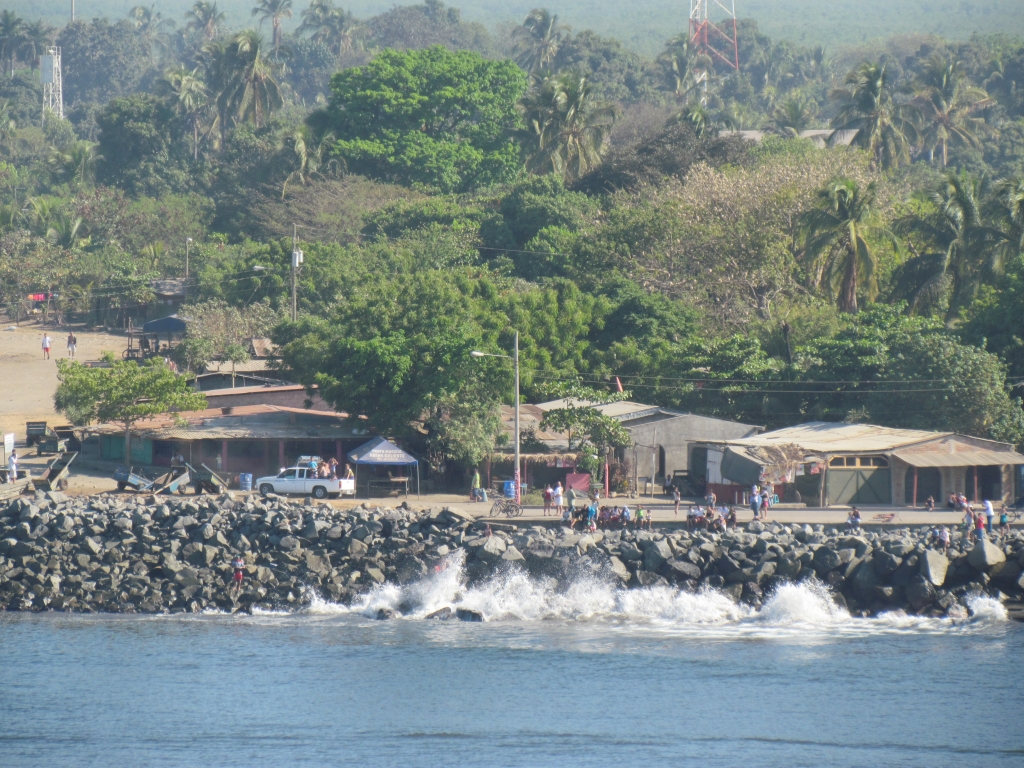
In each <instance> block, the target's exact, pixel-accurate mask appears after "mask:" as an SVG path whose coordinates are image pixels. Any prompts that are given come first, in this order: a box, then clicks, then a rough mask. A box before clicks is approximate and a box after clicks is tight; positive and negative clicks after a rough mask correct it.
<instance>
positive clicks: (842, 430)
mask: <svg viewBox="0 0 1024 768" xmlns="http://www.w3.org/2000/svg"><path fill="white" fill-rule="evenodd" d="M953 434H954V433H953V432H928V431H926V430H921V429H895V428H893V427H880V426H876V425H874V424H841V423H837V422H831V421H812V422H809V423H807V424H801V425H799V426H796V427H786V428H784V429H776V430H774V431H772V432H765V433H764V434H762V435H755V436H753V437H744V438H741V439H739V440H729V441H728V443H729V444H730V445H751V446H758V445H788V444H794V445H799V446H800V447H801V448H803V449H804V450H806V451H808V452H813V453H821V454H826V453H873V452H877V453H881V452H884V451H892V450H895V449H897V448H902V447H904V446H908V445H914V444H915V443H923V442H927V441H929V440H937V439H939V438H943V437H951V436H952V435H953Z"/></svg>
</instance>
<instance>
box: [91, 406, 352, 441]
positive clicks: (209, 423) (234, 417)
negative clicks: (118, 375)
mask: <svg viewBox="0 0 1024 768" xmlns="http://www.w3.org/2000/svg"><path fill="white" fill-rule="evenodd" d="M182 422H184V423H182ZM356 424H357V423H355V422H353V421H350V420H349V417H348V414H345V413H330V412H325V411H313V410H306V409H305V408H289V407H286V406H283V405H236V406H233V407H231V408H230V413H224V412H223V411H222V410H221V409H220V408H208V409H206V410H203V411H188V412H184V413H165V414H161V415H159V416H154V417H153V418H151V419H143V420H141V421H138V422H136V423H135V425H134V426H133V427H132V434H134V435H138V436H140V437H144V438H148V439H150V440H244V439H259V440H302V439H306V438H310V437H316V438H322V439H325V440H336V439H342V438H351V437H353V436H354V435H355V436H358V435H359V434H364V435H365V434H367V433H366V431H365V427H363V426H362V425H358V426H357V425H356ZM353 430H358V432H354V431H353ZM89 431H90V432H92V433H94V434H122V433H123V432H124V425H122V424H113V423H112V424H100V425H98V426H96V427H93V428H91V429H90V430H89Z"/></svg>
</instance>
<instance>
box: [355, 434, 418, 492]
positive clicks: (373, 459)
mask: <svg viewBox="0 0 1024 768" xmlns="http://www.w3.org/2000/svg"><path fill="white" fill-rule="evenodd" d="M348 460H349V461H350V462H351V463H353V464H355V465H356V488H358V487H359V465H360V464H368V465H371V466H378V467H409V466H412V465H413V464H415V465H416V498H419V496H420V463H419V461H418V460H417V459H415V458H413V457H412V456H410V455H409V454H408V453H406V452H405V451H403V450H402V449H401V448H399V447H398V446H397V445H395V444H394V443H392V442H391V441H390V440H386V439H385V438H383V437H375V438H373V440H371V441H370V442H368V443H364V444H363V445H361V446H359V447H358V448H356V449H355V450H352V451H349V452H348ZM405 493H406V495H408V494H409V486H408V484H406V486H405ZM366 495H367V497H369V495H370V484H369V481H367V484H366Z"/></svg>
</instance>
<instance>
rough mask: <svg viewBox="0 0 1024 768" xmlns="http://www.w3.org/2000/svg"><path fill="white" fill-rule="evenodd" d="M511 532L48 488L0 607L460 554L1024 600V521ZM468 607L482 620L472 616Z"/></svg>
mask: <svg viewBox="0 0 1024 768" xmlns="http://www.w3.org/2000/svg"><path fill="white" fill-rule="evenodd" d="M506 528H507V530H505V529H501V530H493V531H489V530H488V529H487V528H486V526H485V525H483V524H480V523H475V522H473V521H472V520H469V519H467V518H465V517H463V516H462V515H460V514H458V513H456V512H453V511H450V510H447V509H444V510H423V511H413V510H410V509H407V508H404V506H403V507H402V508H398V509H391V508H383V507H367V506H361V507H356V508H355V509H352V510H345V511H342V510H339V509H336V508H333V507H331V506H329V505H327V504H318V505H310V504H308V503H303V502H296V501H288V500H285V499H282V498H277V497H273V496H271V497H269V498H266V499H263V498H260V497H258V496H254V495H250V496H245V497H238V498H236V497H234V496H233V495H232V494H223V495H221V496H218V497H213V496H204V497H170V496H114V495H98V496H83V497H74V498H69V497H67V496H65V495H63V494H61V493H58V492H50V493H41V492H37V493H36V494H35V496H34V497H33V498H28V497H22V498H19V499H16V500H14V501H12V502H11V503H10V504H8V505H7V506H5V507H2V508H0V606H3V607H6V608H7V609H8V610H25V611H43V610H61V611H111V612H139V613H157V612H185V611H189V612H196V611H201V610H205V609H217V610H224V611H236V610H250V609H252V608H253V607H259V608H265V609H276V610H279V609H287V608H297V607H301V606H303V605H306V604H308V603H310V601H312V600H315V599H323V600H328V601H332V602H339V603H346V604H347V603H351V602H353V601H355V600H357V599H359V598H360V597H361V596H362V595H364V594H365V593H367V592H369V591H371V590H373V589H374V588H377V587H379V586H380V585H384V584H387V583H393V584H399V585H406V584H410V583H413V582H416V581H419V580H422V579H423V578H425V577H426V576H427V575H428V574H430V573H432V572H435V571H438V570H441V569H444V568H446V567H447V565H448V563H449V562H451V561H452V558H453V556H455V555H456V553H457V551H458V550H459V549H462V550H463V553H462V555H461V556H459V562H460V564H464V565H465V571H464V573H465V577H466V578H467V579H468V580H469V581H470V582H474V581H481V580H484V579H486V578H489V577H490V576H492V575H493V574H495V573H496V572H500V571H502V570H504V569H524V570H525V571H527V572H528V573H529V574H530V575H531V576H533V577H536V578H545V579H549V580H554V581H555V582H556V583H569V582H571V581H572V580H575V579H578V578H580V577H586V578H598V579H603V580H607V581H610V582H613V583H618V584H620V585H621V586H622V587H623V588H637V587H640V588H642V587H653V586H659V585H662V586H673V587H676V588H679V589H682V590H686V591H699V590H702V589H716V590H719V591H720V592H722V593H723V594H725V595H727V596H728V597H730V598H731V599H733V600H735V601H737V602H741V603H745V604H748V605H750V606H752V607H754V608H758V607H760V605H761V603H762V601H763V600H764V599H765V597H766V595H768V594H770V593H771V592H772V591H773V590H775V589H777V588H778V587H779V586H780V585H781V584H785V583H788V582H807V581H810V582H814V583H817V584H824V585H826V586H827V587H828V588H829V589H830V591H831V594H832V597H833V599H834V600H835V601H836V602H837V603H839V604H840V605H841V606H844V607H846V608H847V609H848V610H849V611H850V612H851V613H852V614H854V615H865V616H866V615H874V614H877V613H880V612H884V611H889V610H894V609H900V610H904V611H906V612H908V613H916V614H922V615H927V616H936V617H938V616H950V617H953V618H963V617H966V616H967V615H968V607H967V606H968V604H969V601H970V600H971V598H972V597H975V596H980V595H988V596H991V597H994V598H996V599H998V600H1001V601H1004V602H1013V601H1020V600H1021V598H1022V597H1024V535H1022V534H1021V532H1020V531H1014V532H1013V533H1011V534H1010V535H1009V536H1007V537H1006V538H1005V539H1002V538H999V537H994V538H993V539H992V540H983V541H980V542H978V543H976V544H969V545H966V546H964V548H963V550H962V551H961V548H960V546H959V544H960V542H959V539H958V538H957V539H956V540H955V541H954V544H953V546H952V547H951V548H950V551H949V553H948V557H947V555H946V554H944V553H942V552H941V551H937V550H935V549H934V548H929V547H928V546H926V540H925V537H926V531H924V530H920V531H913V530H910V529H907V528H902V529H894V530H892V531H886V532H884V533H875V532H870V533H869V532H864V533H861V534H860V535H847V534H845V533H842V532H839V531H835V530H834V529H829V530H825V529H823V527H822V526H820V525H819V526H815V527H811V526H783V525H778V524H773V525H771V526H769V527H766V526H763V525H762V524H760V523H751V524H749V525H747V526H746V528H744V529H742V530H736V531H730V532H728V533H726V534H724V535H717V534H709V533H705V532H697V533H688V532H686V531H672V532H668V533H666V532H659V531H658V530H657V529H655V530H654V531H653V532H651V531H607V532H597V533H593V534H582V535H581V534H578V533H572V532H569V531H567V530H565V529H557V528H544V527H539V526H537V527H531V528H525V527H519V528H516V526H507V527H506ZM239 554H241V555H242V556H243V557H244V559H245V561H246V564H247V567H246V576H245V579H244V584H243V588H242V589H241V590H240V591H238V592H234V591H233V590H232V589H231V576H232V569H231V561H232V559H233V558H234V557H236V556H237V555H239ZM391 615H393V613H391V612H390V611H381V616H380V617H381V618H388V617H389V616H391ZM449 616H450V617H452V618H454V617H455V614H453V613H452V612H451V611H448V612H444V611H440V612H438V618H447V617H449ZM459 618H464V619H480V618H481V617H480V616H479V615H477V614H474V613H473V612H471V611H462V612H461V614H460V615H459Z"/></svg>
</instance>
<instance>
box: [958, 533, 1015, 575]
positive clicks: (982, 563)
mask: <svg viewBox="0 0 1024 768" xmlns="http://www.w3.org/2000/svg"><path fill="white" fill-rule="evenodd" d="M1005 561H1006V555H1005V554H1004V553H1003V550H1001V549H1000V548H999V547H997V546H996V545H995V544H993V543H992V542H991V541H989V540H988V539H986V538H981V539H979V540H978V542H977V543H976V544H975V545H974V549H972V550H971V552H970V554H969V555H967V562H968V563H970V564H971V567H973V568H974V570H976V571H987V570H988V569H989V568H991V567H992V566H993V565H997V564H999V563H1002V562H1005Z"/></svg>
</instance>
